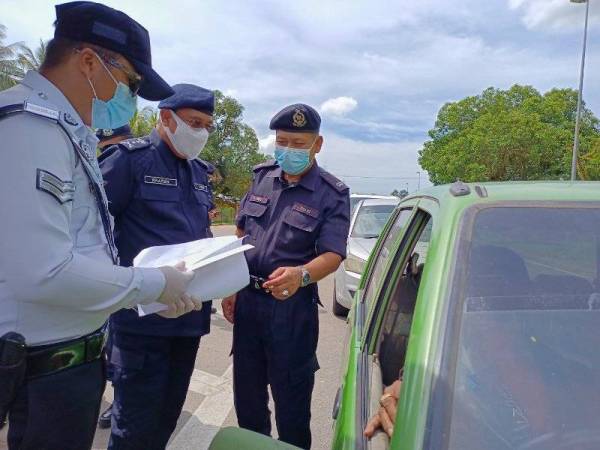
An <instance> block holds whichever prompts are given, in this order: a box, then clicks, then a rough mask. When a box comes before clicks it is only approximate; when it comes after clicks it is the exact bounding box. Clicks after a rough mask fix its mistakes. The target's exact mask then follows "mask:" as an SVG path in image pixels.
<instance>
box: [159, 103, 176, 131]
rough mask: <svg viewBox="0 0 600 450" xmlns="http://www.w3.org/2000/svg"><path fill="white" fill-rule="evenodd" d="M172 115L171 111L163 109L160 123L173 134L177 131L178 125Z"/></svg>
mask: <svg viewBox="0 0 600 450" xmlns="http://www.w3.org/2000/svg"><path fill="white" fill-rule="evenodd" d="M172 114H174V113H173V112H172V111H171V110H170V109H161V110H160V123H161V124H162V126H163V127H166V128H168V129H169V130H171V133H174V132H175V130H176V129H177V124H176V123H175V121H174V120H173V117H172Z"/></svg>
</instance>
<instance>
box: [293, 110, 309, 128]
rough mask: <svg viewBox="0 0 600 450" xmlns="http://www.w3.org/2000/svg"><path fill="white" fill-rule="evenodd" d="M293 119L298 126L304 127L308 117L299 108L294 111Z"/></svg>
mask: <svg viewBox="0 0 600 450" xmlns="http://www.w3.org/2000/svg"><path fill="white" fill-rule="evenodd" d="M292 120H293V123H294V126H295V127H296V128H302V127H303V126H304V125H306V117H305V116H304V113H303V112H302V111H300V110H299V109H297V110H296V111H295V112H294V115H293V117H292Z"/></svg>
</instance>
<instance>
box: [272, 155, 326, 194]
mask: <svg viewBox="0 0 600 450" xmlns="http://www.w3.org/2000/svg"><path fill="white" fill-rule="evenodd" d="M267 177H271V178H279V180H280V181H281V182H282V183H286V184H287V183H288V182H287V181H286V180H285V178H283V171H282V170H281V167H279V166H277V167H276V168H275V169H273V170H272V171H271V172H269V174H268V175H267ZM318 181H319V165H318V164H317V160H315V161H314V162H313V165H312V167H311V168H310V169H309V171H308V172H306V173H305V174H304V175H302V178H300V181H299V182H298V183H297V184H295V186H302V187H303V188H305V189H308V190H309V191H314V190H315V189H316V187H317V182H318Z"/></svg>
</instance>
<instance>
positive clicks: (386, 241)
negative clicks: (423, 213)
mask: <svg viewBox="0 0 600 450" xmlns="http://www.w3.org/2000/svg"><path fill="white" fill-rule="evenodd" d="M411 214H412V209H402V210H400V211H399V212H398V214H397V215H396V217H395V218H394V219H393V220H394V222H393V224H392V225H391V227H389V229H388V232H387V235H386V236H385V237H384V238H383V242H382V244H381V246H380V248H379V251H378V253H377V255H375V260H374V261H373V265H372V267H371V270H370V272H369V278H368V280H367V284H366V287H365V294H364V302H365V304H366V305H365V306H366V309H367V310H368V308H369V306H370V305H371V304H372V302H373V300H374V298H375V296H376V295H377V289H378V286H379V285H380V284H381V281H382V280H383V277H384V276H385V274H386V272H385V268H386V265H387V263H388V261H389V260H390V257H392V256H393V254H392V250H393V247H394V245H395V244H396V243H397V242H398V239H400V237H401V236H402V233H403V231H404V228H405V226H406V223H407V222H408V219H409V218H410V216H411Z"/></svg>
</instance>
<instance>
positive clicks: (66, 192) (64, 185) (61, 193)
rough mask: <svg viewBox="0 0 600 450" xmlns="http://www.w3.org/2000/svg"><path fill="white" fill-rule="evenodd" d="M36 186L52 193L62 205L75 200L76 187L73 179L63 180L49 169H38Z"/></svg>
mask: <svg viewBox="0 0 600 450" xmlns="http://www.w3.org/2000/svg"><path fill="white" fill-rule="evenodd" d="M35 187H36V188H37V189H38V190H40V191H44V192H46V193H48V194H50V195H51V196H52V197H54V198H55V199H56V200H57V201H58V203H60V204H61V205H62V204H63V203H67V202H70V201H73V196H74V194H75V187H74V186H73V182H72V181H63V180H61V179H60V178H58V177H57V176H56V175H53V174H51V173H50V172H48V171H47V170H42V169H38V170H37V177H36V182H35Z"/></svg>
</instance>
